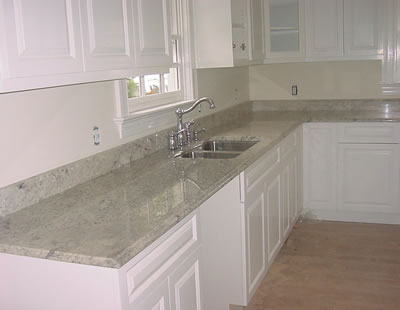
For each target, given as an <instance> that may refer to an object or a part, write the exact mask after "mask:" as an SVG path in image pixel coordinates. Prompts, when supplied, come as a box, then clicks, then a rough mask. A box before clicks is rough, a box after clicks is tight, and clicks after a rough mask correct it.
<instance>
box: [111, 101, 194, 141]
mask: <svg viewBox="0 0 400 310" xmlns="http://www.w3.org/2000/svg"><path fill="white" fill-rule="evenodd" d="M193 102H194V101H193V100H188V101H180V102H175V103H171V104H167V105H163V106H161V107H156V108H150V109H146V110H141V111H137V112H134V113H131V114H129V115H128V116H126V115H125V116H122V117H116V118H114V122H115V123H116V124H117V127H118V132H119V136H120V138H125V137H130V138H134V139H137V138H141V137H144V136H145V135H148V134H152V133H155V132H157V131H160V130H163V129H166V128H169V127H172V126H174V125H175V124H176V115H175V110H176V109H177V108H178V107H180V106H186V105H187V106H189V105H190V104H192V103H193ZM117 106H118V105H117ZM117 114H118V109H117Z"/></svg>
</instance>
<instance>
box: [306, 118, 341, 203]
mask: <svg viewBox="0 0 400 310" xmlns="http://www.w3.org/2000/svg"><path fill="white" fill-rule="evenodd" d="M303 130H304V133H303V139H304V141H303V143H304V163H303V165H304V208H307V209H311V210H319V209H322V210H335V209H336V173H337V171H336V165H337V159H336V158H337V157H336V156H337V155H336V154H337V147H336V141H337V139H336V124H334V123H310V124H305V125H304V129H303Z"/></svg>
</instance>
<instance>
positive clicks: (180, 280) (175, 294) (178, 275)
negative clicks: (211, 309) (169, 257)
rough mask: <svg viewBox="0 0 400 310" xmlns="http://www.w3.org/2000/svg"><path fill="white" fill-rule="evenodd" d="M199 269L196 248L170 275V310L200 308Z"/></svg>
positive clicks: (198, 256) (195, 309)
mask: <svg viewBox="0 0 400 310" xmlns="http://www.w3.org/2000/svg"><path fill="white" fill-rule="evenodd" d="M199 270H200V251H199V249H197V250H196V251H194V253H193V254H191V255H190V256H189V258H188V259H186V261H185V262H183V263H182V264H181V265H180V266H179V267H178V269H176V270H175V271H174V272H173V274H172V275H171V276H170V279H169V282H170V296H171V310H201V292H200V275H199Z"/></svg>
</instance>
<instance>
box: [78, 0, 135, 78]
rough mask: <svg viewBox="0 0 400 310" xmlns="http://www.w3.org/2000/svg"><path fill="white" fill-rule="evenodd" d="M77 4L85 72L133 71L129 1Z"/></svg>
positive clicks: (91, 1)
mask: <svg viewBox="0 0 400 310" xmlns="http://www.w3.org/2000/svg"><path fill="white" fill-rule="evenodd" d="M80 3H81V18H82V33H83V50H84V59H85V61H84V63H85V70H86V71H105V70H117V69H128V70H132V71H133V68H134V62H133V56H132V51H131V49H132V46H130V45H131V40H130V38H131V37H132V36H133V26H132V18H130V16H129V15H130V14H131V11H132V7H131V1H129V0H118V1H107V0H102V1H93V0H82V1H81V2H80Z"/></svg>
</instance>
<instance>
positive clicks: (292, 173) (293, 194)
mask: <svg viewBox="0 0 400 310" xmlns="http://www.w3.org/2000/svg"><path fill="white" fill-rule="evenodd" d="M288 170H289V172H288V174H289V181H288V185H289V190H288V191H289V222H290V225H293V224H294V221H295V220H296V218H297V215H298V211H297V157H296V155H295V154H293V155H292V156H291V158H290V160H289V164H288Z"/></svg>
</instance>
